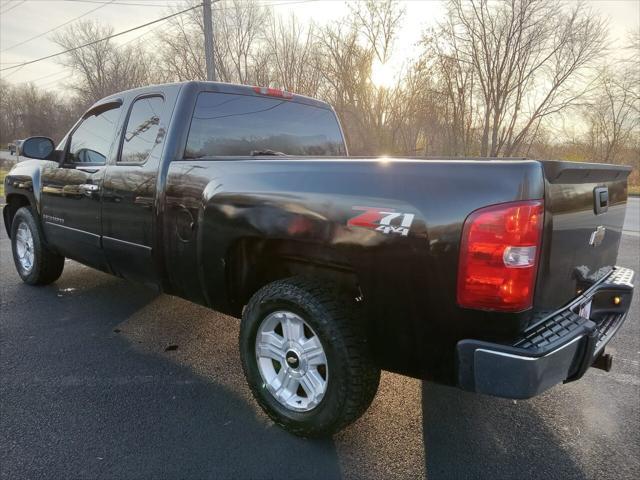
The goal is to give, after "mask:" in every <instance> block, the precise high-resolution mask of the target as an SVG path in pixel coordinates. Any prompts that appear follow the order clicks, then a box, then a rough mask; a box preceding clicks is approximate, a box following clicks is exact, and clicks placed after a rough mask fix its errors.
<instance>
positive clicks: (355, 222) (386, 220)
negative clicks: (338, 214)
mask: <svg viewBox="0 0 640 480" xmlns="http://www.w3.org/2000/svg"><path fill="white" fill-rule="evenodd" d="M353 209H354V210H360V211H362V213H361V214H359V215H357V216H355V217H353V218H350V219H349V221H348V222H347V225H349V226H354V227H364V228H370V229H372V230H375V231H376V232H382V233H385V234H390V233H397V234H399V235H402V236H403V237H406V236H407V235H409V231H410V229H411V224H412V223H413V219H414V217H415V215H414V214H413V213H402V212H396V211H395V210H394V209H393V208H384V207H382V208H378V207H353Z"/></svg>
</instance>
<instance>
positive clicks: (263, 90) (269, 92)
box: [253, 87, 293, 99]
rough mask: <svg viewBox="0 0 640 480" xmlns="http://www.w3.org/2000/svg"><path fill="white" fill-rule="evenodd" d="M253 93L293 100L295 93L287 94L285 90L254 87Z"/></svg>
mask: <svg viewBox="0 0 640 480" xmlns="http://www.w3.org/2000/svg"><path fill="white" fill-rule="evenodd" d="M253 91H254V92H256V93H258V94H260V95H268V96H269V97H278V98H287V99H289V98H293V93H291V92H287V91H285V90H280V89H279V88H271V87H253Z"/></svg>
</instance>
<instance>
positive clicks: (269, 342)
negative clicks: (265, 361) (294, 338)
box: [256, 332, 286, 362]
mask: <svg viewBox="0 0 640 480" xmlns="http://www.w3.org/2000/svg"><path fill="white" fill-rule="evenodd" d="M256 351H257V353H258V356H259V357H263V358H271V359H273V360H277V361H279V362H282V361H283V359H284V355H285V353H286V352H285V349H284V338H282V337H281V336H280V335H278V334H277V333H275V332H262V333H261V334H260V340H259V342H258V345H257V346H256Z"/></svg>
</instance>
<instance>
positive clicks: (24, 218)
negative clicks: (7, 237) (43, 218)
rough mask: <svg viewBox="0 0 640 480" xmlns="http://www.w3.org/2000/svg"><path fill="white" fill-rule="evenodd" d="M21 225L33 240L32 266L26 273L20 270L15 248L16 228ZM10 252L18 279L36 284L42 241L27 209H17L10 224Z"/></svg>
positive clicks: (40, 266)
mask: <svg viewBox="0 0 640 480" xmlns="http://www.w3.org/2000/svg"><path fill="white" fill-rule="evenodd" d="M23 223H24V224H25V225H26V226H27V228H28V229H29V231H30V232H31V237H32V238H33V265H32V267H31V270H30V271H29V272H26V271H25V270H24V269H23V268H22V265H21V264H20V260H19V259H18V252H17V248H16V232H17V231H18V227H19V226H20V225H21V224H23ZM11 252H12V254H13V263H14V264H15V266H16V271H17V272H18V275H20V278H22V280H23V281H24V282H25V283H27V284H29V285H35V284H37V283H38V279H39V278H40V269H41V268H42V240H41V237H40V230H39V229H38V226H37V224H36V222H35V219H34V218H33V214H32V213H31V210H30V209H29V208H27V207H22V208H20V209H18V211H17V212H16V214H15V216H14V217H13V221H12V222H11Z"/></svg>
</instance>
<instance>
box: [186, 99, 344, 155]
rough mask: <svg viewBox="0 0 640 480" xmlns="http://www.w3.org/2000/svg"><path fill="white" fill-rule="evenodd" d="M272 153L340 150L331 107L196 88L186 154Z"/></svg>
mask: <svg viewBox="0 0 640 480" xmlns="http://www.w3.org/2000/svg"><path fill="white" fill-rule="evenodd" d="M274 154H275V155H296V156H340V155H345V154H346V152H345V147H344V141H343V138H342V132H341V131H340V126H339V125H338V121H337V119H336V116H335V114H334V113H333V111H332V110H330V109H327V108H321V107H314V106H310V105H305V104H302V103H297V102H294V101H291V100H283V99H281V98H271V97H256V96H250V95H237V94H228V93H209V92H203V93H200V95H199V96H198V100H197V102H196V108H195V111H194V114H193V120H192V121H191V128H190V130H189V138H188V140H187V148H186V150H185V158H200V157H211V156H256V155H274Z"/></svg>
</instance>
